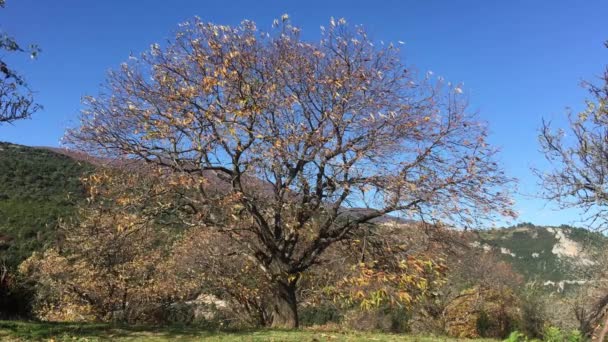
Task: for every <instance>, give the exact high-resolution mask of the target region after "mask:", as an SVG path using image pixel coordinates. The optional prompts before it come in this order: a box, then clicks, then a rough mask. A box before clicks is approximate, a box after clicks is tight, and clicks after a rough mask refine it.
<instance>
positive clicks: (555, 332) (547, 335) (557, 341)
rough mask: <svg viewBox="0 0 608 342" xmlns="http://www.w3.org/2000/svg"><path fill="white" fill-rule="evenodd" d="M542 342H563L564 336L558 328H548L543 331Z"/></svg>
mask: <svg viewBox="0 0 608 342" xmlns="http://www.w3.org/2000/svg"><path fill="white" fill-rule="evenodd" d="M543 341H545V342H563V341H565V339H564V334H563V333H562V331H561V330H560V329H559V328H557V327H553V326H548V327H547V328H546V329H545V332H544V334H543Z"/></svg>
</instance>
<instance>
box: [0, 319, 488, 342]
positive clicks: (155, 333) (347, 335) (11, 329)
mask: <svg viewBox="0 0 608 342" xmlns="http://www.w3.org/2000/svg"><path fill="white" fill-rule="evenodd" d="M0 341H7V342H15V341H53V342H59V341H294V342H295V341H420V342H432V341H457V340H456V339H449V338H445V337H428V336H424V337H423V336H413V335H396V334H383V333H363V332H321V331H312V330H298V331H280V330H251V331H238V332H215V331H204V330H200V329H194V328H177V327H170V328H154V327H118V326H110V325H107V324H92V323H83V324H77V323H34V322H17V321H0ZM476 341H492V340H476Z"/></svg>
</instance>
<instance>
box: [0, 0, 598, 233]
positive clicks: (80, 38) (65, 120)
mask: <svg viewBox="0 0 608 342" xmlns="http://www.w3.org/2000/svg"><path fill="white" fill-rule="evenodd" d="M362 3H363V2H357V3H356V4H354V5H353V2H345V1H337V2H332V3H326V2H320V1H309V2H307V5H302V4H297V3H283V2H278V1H262V2H256V3H255V4H253V3H248V2H246V1H235V2H231V3H230V4H223V5H222V4H219V3H216V2H210V3H207V4H202V3H200V2H196V1H183V2H180V6H171V5H169V4H168V3H166V2H160V1H151V2H148V5H147V6H146V8H145V10H143V9H142V6H141V5H138V4H134V3H119V2H112V1H110V2H104V3H87V4H85V3H81V2H79V1H75V0H70V1H64V2H62V5H63V6H57V4H56V3H46V2H45V3H36V2H34V1H32V0H22V1H20V2H17V1H14V0H13V1H10V0H9V1H8V2H7V4H6V8H5V9H4V10H3V11H0V21H1V22H2V24H1V25H0V28H1V29H2V30H4V31H6V32H8V33H9V34H11V35H12V36H14V37H16V38H17V39H18V41H19V42H21V43H22V44H24V45H27V44H29V43H35V44H37V45H39V46H40V48H41V49H42V52H41V54H40V56H39V57H38V59H36V60H33V61H31V60H29V59H28V58H27V56H26V55H24V54H21V55H18V56H7V57H8V58H7V60H8V61H10V63H11V64H12V65H13V66H14V67H15V68H16V69H17V70H19V71H20V72H21V73H22V74H23V75H24V76H25V78H26V79H27V81H28V83H29V85H30V87H31V88H32V89H33V90H34V91H35V96H36V100H37V102H38V103H40V104H41V105H43V106H44V109H43V110H41V111H39V112H37V113H35V114H34V116H33V117H32V119H31V120H23V121H18V122H15V123H14V124H13V125H5V126H2V127H0V141H7V142H10V143H15V144H21V145H27V146H48V147H60V141H59V140H60V139H61V137H62V136H63V133H64V131H65V129H66V128H68V127H71V126H74V125H75V124H76V123H75V121H76V118H77V114H78V111H79V109H80V108H82V106H81V104H80V98H81V97H82V96H83V95H87V94H89V95H94V94H96V93H97V91H98V89H99V84H100V83H101V82H102V81H103V79H104V78H105V75H106V73H107V71H108V70H110V69H115V68H117V67H118V66H119V64H120V63H121V62H123V61H126V60H127V59H128V57H129V55H130V54H131V53H133V54H134V55H138V54H139V53H141V52H143V51H145V50H146V49H148V47H149V46H150V45H151V44H153V43H156V42H160V43H161V45H162V43H163V42H164V41H165V40H166V38H167V37H170V36H171V33H172V32H174V31H175V30H176V28H177V25H178V23H180V22H183V21H185V20H187V19H189V18H191V17H193V16H195V15H199V16H200V17H201V18H202V20H204V21H213V22H216V23H220V24H227V25H234V24H238V23H239V22H240V21H241V20H243V19H250V20H253V21H255V22H256V23H257V24H258V26H260V27H261V28H268V27H270V25H271V24H272V20H273V19H275V18H278V17H280V16H281V15H282V14H283V13H288V14H289V15H290V17H291V19H292V22H293V23H294V24H295V25H296V26H299V27H301V28H302V33H303V36H304V38H305V39H306V40H317V39H318V38H319V37H320V33H319V32H320V30H319V27H320V26H321V25H326V24H327V22H328V21H329V18H330V17H332V16H333V17H336V18H345V19H346V20H347V21H348V22H349V23H350V24H354V25H358V24H361V25H363V26H365V27H366V28H367V30H368V32H369V34H370V36H371V37H373V38H374V40H376V41H380V40H384V41H386V42H389V41H392V42H395V43H396V42H398V41H404V42H405V44H404V45H403V46H402V47H401V51H402V52H401V53H402V58H403V59H404V60H405V62H406V63H407V64H408V65H410V66H413V68H414V69H416V70H418V71H419V72H420V74H425V73H427V72H433V74H434V75H435V76H441V77H443V78H444V79H445V80H446V81H448V82H452V83H454V84H463V86H462V89H463V90H464V93H465V94H466V95H467V96H468V99H469V101H470V104H471V105H470V110H471V111H472V112H478V113H479V118H480V119H481V120H483V121H485V122H487V123H488V125H489V128H490V135H489V141H490V142H491V143H492V144H493V145H494V146H496V147H498V148H500V149H501V150H502V151H501V153H500V155H499V158H500V162H501V164H502V165H503V167H504V169H505V173H506V174H507V175H508V176H511V177H515V178H518V179H519V181H520V182H519V185H518V187H519V190H518V193H517V194H516V195H515V196H514V199H515V202H516V204H515V208H516V210H517V211H518V213H519V214H520V216H519V218H518V219H517V220H513V221H504V222H501V221H497V222H496V225H497V226H504V225H509V226H511V225H516V224H518V223H524V222H529V223H532V224H534V225H539V226H559V225H562V224H567V225H575V224H576V223H577V222H579V221H580V219H579V218H580V216H581V213H580V212H579V211H577V210H572V209H570V210H557V208H556V206H555V205H554V204H549V203H547V202H546V201H545V200H543V199H539V198H535V197H534V196H535V195H536V194H537V193H538V191H539V190H540V189H539V187H538V185H537V179H536V177H535V176H534V175H533V174H532V172H531V170H530V168H531V167H538V168H540V169H542V168H544V167H546V166H547V163H545V162H544V160H543V156H542V155H541V154H540V153H539V152H538V149H539V145H538V141H537V139H536V137H537V135H538V128H539V126H540V125H541V121H542V119H543V118H544V119H548V120H550V121H553V122H554V123H555V124H556V126H557V127H565V124H566V122H567V120H566V114H567V109H566V108H568V107H570V108H572V111H573V112H574V113H576V112H577V111H579V110H580V109H582V108H583V106H584V100H585V99H586V98H587V96H586V95H587V94H586V91H585V90H584V89H582V88H581V86H580V83H581V81H584V80H586V81H590V82H596V80H597V76H599V74H600V73H601V72H602V71H603V69H604V67H605V61H606V57H608V49H606V48H605V47H604V45H603V43H604V41H606V40H608V29H607V28H606V27H605V26H604V25H602V23H603V18H602V16H603V13H606V11H607V10H608V3H606V2H601V1H589V2H585V4H584V6H576V7H575V6H568V5H567V4H566V3H555V2H549V1H539V2H535V3H534V4H532V3H527V2H525V1H514V2H509V3H500V4H495V3H488V2H479V1H464V2H460V3H458V4H455V3H449V4H447V3H440V2H439V1H430V2H425V3H424V4H423V3H417V2H407V3H406V2H403V3H401V2H393V1H385V2H375V3H374V6H369V5H367V6H362V5H361V4H362ZM117 7H118V8H119V10H118V11H117ZM267 8H273V10H272V11H267V10H266V9H267ZM269 12H270V13H269ZM438 23H441V25H439V24H438ZM581 23H583V24H581Z"/></svg>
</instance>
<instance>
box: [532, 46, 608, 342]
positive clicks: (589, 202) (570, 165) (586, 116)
mask: <svg viewBox="0 0 608 342" xmlns="http://www.w3.org/2000/svg"><path fill="white" fill-rule="evenodd" d="M606 47H608V42H607V43H606ZM602 82H603V84H601V85H599V86H596V85H593V84H590V83H586V84H585V86H586V87H587V88H588V89H589V92H590V94H591V95H592V99H591V100H588V101H586V108H585V109H584V110H583V111H582V112H580V113H578V114H570V115H569V123H570V127H569V128H568V129H567V130H563V129H559V130H554V129H553V128H552V127H551V124H550V123H547V122H543V126H542V128H541V134H540V138H539V140H540V144H541V147H542V151H543V152H544V155H545V157H546V159H547V160H548V161H549V163H550V165H551V169H550V170H548V171H545V172H542V171H538V170H536V173H537V174H538V175H539V177H540V179H541V180H542V185H543V189H544V196H545V197H546V198H547V199H549V200H552V201H555V202H557V203H558V204H559V205H560V206H561V207H562V208H577V209H580V210H582V211H583V213H584V217H583V220H585V223H586V224H587V225H588V227H589V228H590V229H595V230H599V231H602V232H603V231H605V230H606V229H607V228H608V226H607V224H608V158H607V156H608V69H606V71H605V72H604V74H603V76H602ZM598 268H599V267H598ZM597 275H598V276H597V278H599V279H601V280H602V281H600V282H599V284H602V283H603V282H604V280H605V272H603V271H601V270H599V269H598V274H597ZM603 292H604V293H606V289H605V288H603ZM606 303H608V296H603V298H601V299H600V300H599V301H598V302H597V305H596V307H595V308H593V309H592V310H591V312H590V314H589V315H582V316H586V317H581V321H582V323H581V327H582V329H583V330H585V331H587V332H590V330H594V329H596V328H597V327H599V326H601V324H600V320H601V319H602V317H603V316H605V319H606V321H605V322H604V324H603V327H604V328H603V329H602V330H601V331H600V332H599V338H598V340H599V341H602V340H603V339H604V337H605V335H606V333H608V315H606V314H605V308H606Z"/></svg>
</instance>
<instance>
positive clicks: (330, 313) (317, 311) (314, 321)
mask: <svg viewBox="0 0 608 342" xmlns="http://www.w3.org/2000/svg"><path fill="white" fill-rule="evenodd" d="M299 318H300V324H301V325H302V326H313V325H324V324H327V323H340V322H341V321H342V318H343V315H342V313H340V311H338V309H336V308H335V307H333V306H328V305H323V306H308V307H305V308H302V309H301V310H300V312H299Z"/></svg>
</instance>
